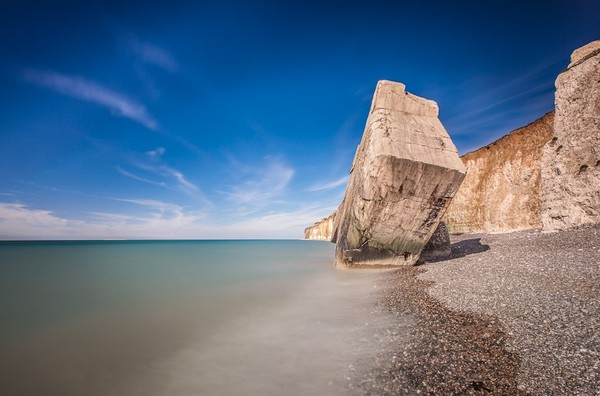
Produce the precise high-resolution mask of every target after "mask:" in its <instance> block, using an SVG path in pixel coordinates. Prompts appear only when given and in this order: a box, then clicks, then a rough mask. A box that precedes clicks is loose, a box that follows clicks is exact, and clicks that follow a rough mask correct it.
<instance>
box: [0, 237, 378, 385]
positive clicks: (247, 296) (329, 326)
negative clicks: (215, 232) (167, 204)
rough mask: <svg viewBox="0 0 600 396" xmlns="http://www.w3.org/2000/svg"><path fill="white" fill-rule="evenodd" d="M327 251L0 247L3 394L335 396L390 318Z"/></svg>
mask: <svg viewBox="0 0 600 396" xmlns="http://www.w3.org/2000/svg"><path fill="white" fill-rule="evenodd" d="M333 248H334V246H333V245H332V244H330V243H326V242H318V241H106V242H105V241H93V242H2V243H0V318H1V324H2V326H1V327H0V349H1V350H2V351H3V353H2V354H0V388H2V389H0V393H1V394H11V395H19V394H23V395H29V394H31V395H35V394H44V395H54V394H56V395H66V394H81V395H83V394H85V395H108V394H110V395H198V394H210V395H213V394H222V395H227V394H249V395H254V394H256V395H259V394H262V395H264V394H273V395H275V394H292V395H293V394H298V395H300V394H346V393H347V392H348V390H349V388H348V381H350V379H349V378H350V375H352V376H355V375H356V373H357V369H358V370H359V371H360V370H361V369H363V370H367V369H368V365H369V363H368V362H369V361H370V360H372V359H373V358H374V357H375V355H376V353H377V348H381V347H382V346H381V345H375V344H374V343H375V340H373V338H372V335H373V334H374V329H375V328H376V327H377V326H379V327H381V328H383V327H385V326H386V325H387V324H388V323H389V322H388V320H389V318H385V317H384V316H382V315H378V314H375V313H374V312H373V306H374V305H373V304H374V299H375V290H376V283H377V279H378V278H377V273H373V272H363V271H358V272H354V271H335V270H334V269H333V265H332V262H333ZM369 325H370V326H371V327H369Z"/></svg>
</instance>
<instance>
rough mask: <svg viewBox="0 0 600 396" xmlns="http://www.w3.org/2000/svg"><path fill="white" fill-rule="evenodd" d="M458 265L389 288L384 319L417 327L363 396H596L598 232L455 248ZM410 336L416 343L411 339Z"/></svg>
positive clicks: (432, 265)
mask: <svg viewBox="0 0 600 396" xmlns="http://www.w3.org/2000/svg"><path fill="white" fill-rule="evenodd" d="M452 242H453V245H452V250H453V253H452V256H451V257H449V258H447V259H445V260H442V261H438V262H429V263H423V264H422V265H420V266H417V267H412V268H406V269H401V270H398V271H395V272H394V273H392V274H391V275H390V274H385V275H384V276H382V278H381V286H382V290H385V292H383V293H382V294H381V296H380V299H379V303H378V309H379V310H381V311H382V312H387V313H390V314H393V315H396V316H397V317H399V318H401V317H404V318H406V317H407V316H408V317H411V318H412V319H413V320H414V321H415V322H416V324H417V325H416V326H410V327H406V326H403V325H402V323H405V320H403V321H402V322H401V323H399V324H398V326H397V328H391V329H387V330H386V332H387V334H382V335H381V336H382V337H388V338H394V337H396V338H398V339H399V340H400V339H401V340H403V341H404V340H409V342H397V343H395V347H394V348H392V349H390V350H388V351H386V352H385V353H382V354H380V355H379V356H378V359H377V363H376V365H375V367H374V368H373V370H371V371H370V372H368V373H367V374H365V375H364V376H362V378H361V379H360V380H359V381H357V382H356V383H354V384H353V386H354V387H355V389H356V388H358V389H360V391H361V393H362V394H373V395H402V394H431V395H434V394H435V395H440V394H448V395H455V394H467V395H485V394H504V395H508V394H510V395H526V394H531V395H541V394H553V395H598V394H600V393H599V390H598V389H600V347H599V346H600V330H598V329H600V226H588V227H582V228H578V229H573V230H568V231H563V232H556V233H541V232H537V231H522V232H515V233H509V234H495V235H473V234H471V235H466V234H465V235H460V236H454V237H453V238H452ZM407 336H408V337H407Z"/></svg>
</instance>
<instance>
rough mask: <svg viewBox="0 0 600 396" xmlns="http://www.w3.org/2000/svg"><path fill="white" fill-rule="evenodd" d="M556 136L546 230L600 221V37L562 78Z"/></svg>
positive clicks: (547, 169)
mask: <svg viewBox="0 0 600 396" xmlns="http://www.w3.org/2000/svg"><path fill="white" fill-rule="evenodd" d="M555 105H556V116H555V119H554V137H553V138H552V140H551V141H550V142H549V143H548V144H546V146H545V147H544V150H543V156H542V225H543V228H544V229H546V230H559V229H565V228H569V227H573V226H577V225H581V224H586V223H598V222H600V40H598V41H594V42H592V43H590V44H588V45H586V46H584V47H581V48H579V49H577V50H575V51H574V52H573V55H572V56H571V63H570V64H569V67H568V69H567V70H565V71H564V72H562V73H561V74H560V75H559V76H558V78H557V79H556V97H555Z"/></svg>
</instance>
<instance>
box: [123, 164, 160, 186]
mask: <svg viewBox="0 0 600 396" xmlns="http://www.w3.org/2000/svg"><path fill="white" fill-rule="evenodd" d="M116 169H117V172H119V173H120V174H122V175H123V176H125V177H129V178H130V179H133V180H137V181H140V182H143V183H148V184H152V185H155V186H160V187H166V185H167V184H166V183H164V182H157V181H154V180H150V179H147V178H145V177H141V176H138V175H136V174H134V173H131V172H128V171H126V170H125V169H123V168H121V167H120V166H117V167H116Z"/></svg>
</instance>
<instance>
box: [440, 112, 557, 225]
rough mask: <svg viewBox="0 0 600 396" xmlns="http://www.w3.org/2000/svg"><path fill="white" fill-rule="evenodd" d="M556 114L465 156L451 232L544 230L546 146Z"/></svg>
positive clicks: (451, 212) (452, 210)
mask: <svg viewBox="0 0 600 396" xmlns="http://www.w3.org/2000/svg"><path fill="white" fill-rule="evenodd" d="M553 125H554V112H550V113H548V114H546V115H545V116H543V117H542V118H540V119H538V120H536V121H534V122H532V123H531V124H529V125H527V126H524V127H522V128H519V129H517V130H514V131H512V132H511V133H510V134H508V135H506V136H504V137H502V138H500V139H498V140H497V141H495V142H494V143H491V144H489V145H487V146H485V147H482V148H480V149H479V150H476V151H473V152H471V153H468V154H465V155H464V156H462V157H461V159H462V160H463V162H464V164H465V166H466V167H467V176H466V177H465V180H464V181H463V183H462V185H461V186H460V189H459V190H458V192H457V193H456V195H455V196H454V198H453V199H452V203H451V204H450V207H449V208H448V211H447V212H446V215H445V216H444V221H445V222H446V224H447V226H448V229H449V230H450V232H451V233H462V232H506V231H516V230H524V229H531V228H541V226H542V222H541V184H542V181H541V180H542V176H541V159H542V148H543V147H544V144H546V143H547V142H548V141H550V139H552V135H553Z"/></svg>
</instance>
